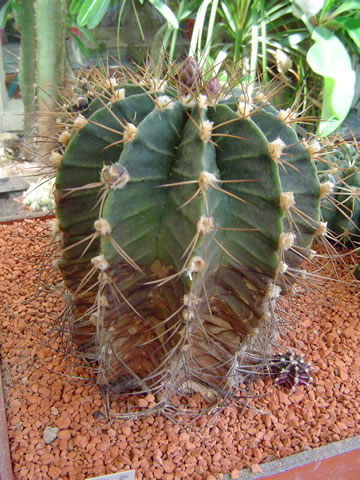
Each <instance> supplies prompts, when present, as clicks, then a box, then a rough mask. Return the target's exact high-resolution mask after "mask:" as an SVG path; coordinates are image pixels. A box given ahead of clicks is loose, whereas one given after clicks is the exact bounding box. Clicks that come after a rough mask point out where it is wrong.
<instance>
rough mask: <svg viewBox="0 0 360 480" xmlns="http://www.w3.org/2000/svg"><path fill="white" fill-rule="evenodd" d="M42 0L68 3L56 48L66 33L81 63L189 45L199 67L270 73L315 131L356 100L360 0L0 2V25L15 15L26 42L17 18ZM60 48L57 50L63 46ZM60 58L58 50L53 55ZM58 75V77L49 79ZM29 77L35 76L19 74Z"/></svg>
mask: <svg viewBox="0 0 360 480" xmlns="http://www.w3.org/2000/svg"><path fill="white" fill-rule="evenodd" d="M41 3H43V5H45V4H47V5H48V6H47V7H45V8H49V6H50V4H51V5H52V7H54V4H58V3H64V4H65V5H66V14H65V15H64V16H62V17H61V18H62V20H61V21H62V22H63V23H64V29H63V31H64V35H63V38H62V39H61V41H60V40H59V39H58V41H57V47H56V48H57V51H58V52H59V47H60V46H61V45H62V44H65V39H66V38H68V41H67V45H68V48H67V57H68V58H69V60H70V63H71V64H72V67H73V69H74V68H75V69H78V68H80V66H81V65H85V66H86V65H89V63H96V64H98V65H99V64H100V65H101V63H102V62H105V63H110V64H111V56H114V57H117V59H120V61H121V62H126V61H128V59H129V58H130V59H131V60H133V61H134V63H141V62H142V61H144V59H145V57H146V55H149V56H150V57H151V58H152V59H153V60H154V61H155V62H161V61H164V53H165V52H166V54H167V57H166V58H168V59H169V61H171V60H172V59H178V58H179V57H184V56H186V55H188V54H190V55H193V56H194V57H196V58H197V60H198V62H199V63H200V64H201V65H202V66H203V68H204V69H208V68H215V69H216V70H218V71H222V72H223V73H222V76H221V77H220V78H221V79H222V80H225V79H226V70H227V69H234V68H235V69H236V70H237V71H238V73H239V75H238V77H239V79H241V80H242V81H244V82H247V83H249V82H250V85H252V86H255V85H256V83H262V84H265V85H267V84H268V82H269V81H270V80H274V77H275V80H276V83H277V86H278V87H279V89H280V90H281V94H280V95H278V97H277V98H275V99H274V101H275V103H276V104H277V106H278V107H281V108H284V109H286V108H289V107H290V106H291V105H292V104H293V102H294V99H296V98H301V101H302V106H301V110H302V112H303V113H304V112H306V115H307V116H309V117H318V118H320V122H318V127H317V133H318V134H320V135H322V136H327V135H330V134H331V133H332V132H334V131H335V130H337V129H339V128H340V127H341V125H342V123H343V122H344V119H345V118H346V117H347V115H348V113H349V111H350V108H351V107H352V106H354V105H355V104H356V102H357V100H358V92H357V90H356V75H355V71H356V68H358V66H359V61H358V59H359V53H360V14H359V12H360V0H345V1H340V0H313V1H309V0H268V1H265V0H168V1H167V0H63V2H62V1H61V2H54V1H52V0H43V2H41V1H40V0H32V1H29V0H27V1H25V0H7V1H6V2H2V4H3V6H2V8H1V10H0V28H2V27H4V26H5V25H8V26H9V25H10V24H12V25H13V27H12V29H13V30H14V25H15V30H16V29H18V30H20V31H21V37H22V44H24V45H26V46H27V47H28V50H29V48H30V45H33V47H34V37H35V35H34V33H33V31H32V32H31V30H30V29H29V28H28V25H29V23H28V22H27V23H26V22H25V23H24V21H23V19H22V16H23V12H24V9H25V8H27V9H30V8H33V6H34V5H36V11H37V12H38V13H39V12H40V11H41V10H40V8H42V7H41V6H40V4H41ZM25 4H26V5H25ZM110 24H111V25H112V27H113V28H112V30H111V36H112V37H113V39H114V38H115V39H116V48H115V51H114V50H112V51H110V52H109V49H108V48H107V47H108V45H109V36H107V34H106V33H105V34H99V32H101V31H103V30H104V29H106V28H107V27H108V25H110ZM37 28H39V27H37ZM102 29H103V30H102ZM50 33H51V32H47V33H46V34H47V35H50ZM49 45H50V44H49ZM54 48H55V46H54ZM60 50H61V49H60ZM35 51H37V47H36V46H35ZM61 51H64V53H63V55H65V50H61ZM58 52H57V55H58ZM51 55H53V57H54V58H55V54H51V53H50V56H51ZM94 55H95V56H94ZM107 55H108V56H107ZM106 56H107V57H106ZM20 57H21V55H20ZM104 58H107V59H106V60H104ZM109 59H110V60H109ZM64 63H65V64H66V60H64V61H63V60H61V61H60V64H64ZM53 68H55V66H54V67H53ZM26 71H27V73H26V74H25V73H24V68H23V66H22V62H21V60H20V87H21V90H22V92H25V89H26V86H25V80H24V76H27V75H28V73H29V72H30V70H28V69H26ZM67 71H68V72H69V69H67ZM64 78H65V77H64V76H62V77H61V78H60V81H59V82H57V83H56V86H57V88H59V87H60V85H59V84H63V83H64V81H65V80H64ZM30 84H32V85H35V84H37V82H33V83H31V82H30V81H29V80H27V85H28V86H29V85H30ZM39 88H40V86H39ZM41 88H42V87H41ZM250 89H251V87H250ZM33 93H34V92H33ZM50 93H51V92H50ZM23 96H24V95H23ZM35 96H36V95H35ZM25 111H26V112H30V109H29V107H26V106H25ZM32 111H33V107H32ZM309 128H310V127H309ZM25 130H27V129H25ZM312 133H315V132H312Z"/></svg>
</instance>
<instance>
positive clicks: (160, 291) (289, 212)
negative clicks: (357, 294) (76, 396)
mask: <svg viewBox="0 0 360 480" xmlns="http://www.w3.org/2000/svg"><path fill="white" fill-rule="evenodd" d="M172 70H173V68H170V69H169V71H168V72H167V73H166V74H165V76H164V78H162V79H159V78H156V77H153V76H152V75H151V73H150V72H149V71H145V72H142V73H141V74H135V73H134V72H126V75H124V73H123V72H122V73H121V75H119V79H117V80H116V81H114V79H113V78H112V79H111V81H109V80H105V79H103V80H102V81H100V80H99V77H98V76H95V80H94V82H93V83H91V79H86V81H84V83H83V85H82V88H83V89H84V86H85V95H87V97H88V99H89V105H88V106H87V103H88V102H87V101H86V102H85V108H84V109H83V110H82V111H81V112H80V113H79V111H74V110H78V109H71V108H70V109H68V110H69V111H67V113H66V115H67V117H66V118H65V120H64V122H63V132H62V133H61V136H60V139H61V141H62V143H63V151H62V152H61V157H60V159H59V158H58V157H57V159H58V160H59V161H58V162H57V163H58V168H57V175H56V182H55V185H56V191H55V199H56V216H57V231H58V233H59V235H60V237H61V255H60V258H59V259H58V261H57V266H58V268H59V270H60V272H61V274H62V276H63V279H64V283H65V285H66V287H67V289H68V291H69V292H70V297H71V300H70V310H71V333H72V339H73V341H74V342H75V344H76V345H77V350H78V352H80V353H83V354H84V355H85V356H86V357H87V358H90V359H91V360H93V361H94V362H97V382H98V383H99V384H100V385H102V386H105V387H107V388H109V389H110V390H113V391H116V392H123V393H127V392H134V391H152V392H155V393H158V394H159V397H158V398H159V401H160V403H161V402H162V404H164V403H166V402H169V401H170V399H171V397H172V395H173V394H174V393H178V394H187V393H190V392H194V391H200V392H201V393H203V394H204V395H205V396H206V395H209V396H210V398H213V395H215V396H216V395H220V396H221V395H224V394H225V395H228V394H229V393H231V392H233V391H237V389H239V385H240V384H242V383H243V382H244V381H245V380H246V378H247V377H248V376H249V375H254V374H255V373H256V371H258V366H259V365H264V364H265V363H266V359H267V358H269V357H270V356H271V355H272V354H273V352H274V349H275V345H276V337H277V335H278V333H279V330H280V328H281V324H282V320H281V318H280V316H281V314H280V312H278V311H277V306H276V305H277V300H278V298H279V296H280V293H287V292H288V291H290V292H292V291H293V287H292V284H293V282H294V279H296V278H298V276H299V275H302V276H303V275H305V273H304V271H303V270H300V269H299V267H300V265H301V264H302V263H303V262H304V260H306V259H307V258H311V257H312V255H313V252H312V250H311V245H312V242H313V239H314V238H316V237H318V236H321V235H323V234H324V233H325V231H326V225H325V224H323V223H322V222H321V221H320V197H321V192H322V189H321V187H320V184H319V181H318V177H317V172H316V167H315V165H314V162H313V157H314V155H316V154H317V149H316V148H314V147H313V146H311V145H306V144H304V143H303V142H301V141H299V139H298V138H297V136H296V133H295V131H294V129H293V128H292V126H291V123H292V121H293V118H292V116H291V115H289V114H288V113H286V112H281V111H280V112H279V111H277V110H276V109H275V108H273V107H272V106H271V105H270V104H269V102H268V100H267V98H265V97H263V96H261V95H257V96H255V97H254V98H249V97H248V96H247V95H246V92H245V91H242V90H241V89H239V88H231V86H229V85H225V86H224V85H222V86H220V85H219V84H218V82H217V81H216V79H210V80H209V79H204V78H203V77H202V75H201V73H200V71H199V69H198V68H197V66H196V64H194V62H193V60H192V59H188V60H187V61H185V64H183V65H180V66H178V67H177V70H176V71H175V72H174V71H172ZM90 100H91V101H90Z"/></svg>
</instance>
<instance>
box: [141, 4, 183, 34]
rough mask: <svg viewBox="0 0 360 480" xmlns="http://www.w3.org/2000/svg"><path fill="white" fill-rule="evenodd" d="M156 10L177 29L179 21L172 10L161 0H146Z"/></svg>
mask: <svg viewBox="0 0 360 480" xmlns="http://www.w3.org/2000/svg"><path fill="white" fill-rule="evenodd" d="M148 1H149V2H150V3H151V4H152V5H153V6H154V7H155V8H156V10H157V11H158V12H160V13H161V15H162V16H163V17H164V18H165V20H166V21H167V22H168V23H170V25H171V26H172V27H173V28H175V29H178V28H179V23H178V21H177V18H176V16H175V14H174V13H173V11H172V10H171V9H170V8H169V7H168V6H167V5H166V4H165V3H164V2H162V0H148Z"/></svg>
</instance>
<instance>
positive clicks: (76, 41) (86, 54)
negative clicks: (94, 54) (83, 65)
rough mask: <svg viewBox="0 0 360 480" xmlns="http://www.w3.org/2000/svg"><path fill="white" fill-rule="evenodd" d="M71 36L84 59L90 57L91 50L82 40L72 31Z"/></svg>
mask: <svg viewBox="0 0 360 480" xmlns="http://www.w3.org/2000/svg"><path fill="white" fill-rule="evenodd" d="M69 34H70V35H71V37H72V38H73V39H74V42H75V43H76V44H77V45H78V47H79V49H80V52H81V53H82V54H83V55H84V57H88V56H89V50H88V49H87V48H86V47H85V45H84V44H83V42H82V41H81V40H80V38H79V37H78V36H77V35H75V34H74V33H73V32H71V31H70V32H69Z"/></svg>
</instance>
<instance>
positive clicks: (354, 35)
mask: <svg viewBox="0 0 360 480" xmlns="http://www.w3.org/2000/svg"><path fill="white" fill-rule="evenodd" d="M334 22H335V23H337V24H338V25H340V26H341V27H343V28H344V29H345V30H346V32H347V34H348V35H349V37H350V38H351V39H352V41H353V42H354V43H355V45H356V46H357V48H358V49H359V50H360V20H358V19H357V18H353V17H337V18H335V19H334Z"/></svg>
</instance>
